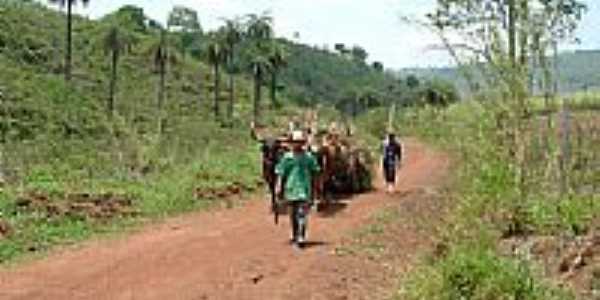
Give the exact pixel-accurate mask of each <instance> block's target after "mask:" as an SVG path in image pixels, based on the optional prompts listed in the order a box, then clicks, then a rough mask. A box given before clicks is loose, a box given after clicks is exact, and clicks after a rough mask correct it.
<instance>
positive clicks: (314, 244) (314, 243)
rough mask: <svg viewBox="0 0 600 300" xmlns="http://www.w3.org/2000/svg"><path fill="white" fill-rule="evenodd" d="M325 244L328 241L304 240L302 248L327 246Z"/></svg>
mask: <svg viewBox="0 0 600 300" xmlns="http://www.w3.org/2000/svg"><path fill="white" fill-rule="evenodd" d="M327 245H329V243H327V242H322V241H306V242H304V243H303V244H302V249H310V248H317V247H323V246H327Z"/></svg>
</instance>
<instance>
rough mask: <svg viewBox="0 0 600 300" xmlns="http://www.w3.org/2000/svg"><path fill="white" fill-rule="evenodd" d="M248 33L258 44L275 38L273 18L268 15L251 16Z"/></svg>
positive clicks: (248, 17)
mask: <svg viewBox="0 0 600 300" xmlns="http://www.w3.org/2000/svg"><path fill="white" fill-rule="evenodd" d="M246 18H247V19H248V21H247V22H246V24H247V30H246V33H247V35H248V37H250V38H251V39H254V40H255V41H257V42H261V41H263V42H264V41H268V40H271V39H272V38H273V18H272V17H271V16H269V15H267V14H262V15H257V14H249V15H247V16H246Z"/></svg>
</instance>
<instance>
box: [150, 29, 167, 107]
mask: <svg viewBox="0 0 600 300" xmlns="http://www.w3.org/2000/svg"><path fill="white" fill-rule="evenodd" d="M153 55H154V67H155V69H156V70H157V72H158V74H159V76H160V80H159V83H158V95H157V101H156V103H157V106H158V109H159V110H162V106H163V103H164V101H165V83H166V77H167V61H168V60H169V55H168V51H167V44H166V32H165V31H164V30H161V32H160V40H159V42H158V44H157V45H156V46H155V47H154V50H153Z"/></svg>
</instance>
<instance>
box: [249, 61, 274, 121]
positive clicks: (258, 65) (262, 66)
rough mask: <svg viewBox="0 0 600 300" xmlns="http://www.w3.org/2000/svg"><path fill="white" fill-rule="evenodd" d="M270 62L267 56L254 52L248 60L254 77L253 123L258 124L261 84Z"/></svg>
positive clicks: (268, 69)
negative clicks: (250, 59)
mask: <svg viewBox="0 0 600 300" xmlns="http://www.w3.org/2000/svg"><path fill="white" fill-rule="evenodd" d="M270 66H271V63H270V62H269V58H268V57H266V56H264V55H262V54H256V55H254V56H253V58H252V61H251V62H250V67H251V68H252V75H253V77H254V123H255V124H258V121H259V119H260V102H261V98H262V85H263V82H264V76H265V74H267V73H268V72H269V71H270Z"/></svg>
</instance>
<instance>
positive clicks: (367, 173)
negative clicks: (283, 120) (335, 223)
mask: <svg viewBox="0 0 600 300" xmlns="http://www.w3.org/2000/svg"><path fill="white" fill-rule="evenodd" d="M298 129H300V130H303V131H304V132H305V135H306V137H307V143H306V150H307V151H310V152H311V153H312V154H313V155H314V156H315V158H316V159H317V162H318V163H319V166H320V169H321V172H320V173H319V174H318V175H317V176H316V177H314V178H313V182H312V190H313V193H312V196H313V199H312V200H313V203H315V204H316V205H317V206H316V207H317V210H318V211H321V210H326V209H327V208H328V207H330V205H331V204H332V203H333V202H334V201H336V200H337V199H339V198H340V197H346V196H349V195H351V194H355V193H361V192H365V191H368V190H370V189H371V173H372V172H371V165H372V159H371V157H370V155H369V151H367V150H365V149H361V148H360V147H356V146H355V145H353V143H352V134H351V133H350V132H347V133H346V134H344V135H342V134H340V133H339V130H338V129H337V126H336V125H335V123H332V124H331V125H330V126H329V127H328V128H327V129H321V130H318V129H317V128H316V126H315V125H310V124H309V125H308V126H304V127H302V126H299V124H298V123H294V122H292V123H290V126H289V128H288V131H287V132H284V133H281V134H276V135H271V136H268V135H265V134H264V133H261V130H260V129H258V128H256V127H255V126H252V136H253V138H254V139H256V140H257V141H259V142H260V144H261V153H262V175H263V179H264V180H265V183H266V184H267V186H268V189H269V193H270V200H271V209H272V211H273V212H274V213H276V211H277V207H278V205H277V204H278V203H279V201H278V199H281V198H283V197H284V195H277V194H276V191H275V187H276V183H277V175H276V174H275V166H276V165H277V163H278V161H279V160H280V159H281V157H283V154H284V153H285V152H286V151H288V150H289V144H288V141H289V140H290V136H289V134H290V133H291V132H292V131H293V130H298ZM284 180H285V179H284ZM276 215H277V214H276Z"/></svg>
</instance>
